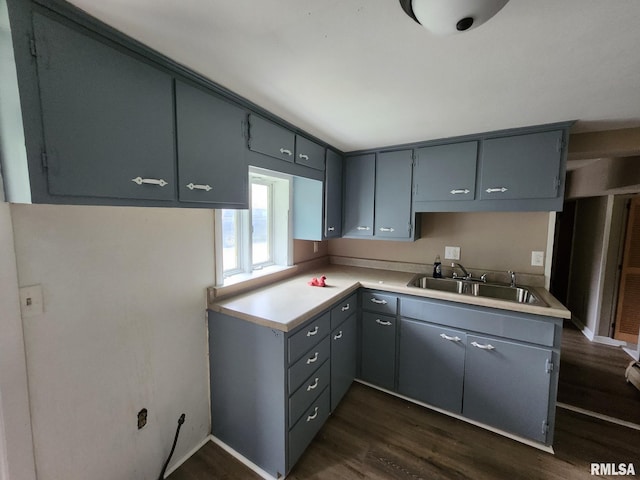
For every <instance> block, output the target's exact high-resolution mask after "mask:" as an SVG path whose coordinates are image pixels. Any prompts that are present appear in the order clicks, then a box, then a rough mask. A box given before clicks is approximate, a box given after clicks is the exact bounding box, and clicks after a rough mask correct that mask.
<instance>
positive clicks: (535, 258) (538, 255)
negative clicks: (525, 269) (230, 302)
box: [531, 252, 544, 267]
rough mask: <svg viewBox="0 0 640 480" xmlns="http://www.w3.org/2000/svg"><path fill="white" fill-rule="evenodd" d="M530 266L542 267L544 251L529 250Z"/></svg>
mask: <svg viewBox="0 0 640 480" xmlns="http://www.w3.org/2000/svg"><path fill="white" fill-rule="evenodd" d="M531 266H532V267H544V252H531Z"/></svg>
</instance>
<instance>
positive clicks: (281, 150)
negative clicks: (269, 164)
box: [280, 148, 293, 156]
mask: <svg viewBox="0 0 640 480" xmlns="http://www.w3.org/2000/svg"><path fill="white" fill-rule="evenodd" d="M280 153H282V154H283V155H289V156H291V155H293V153H291V150H287V149H286V148H281V149H280Z"/></svg>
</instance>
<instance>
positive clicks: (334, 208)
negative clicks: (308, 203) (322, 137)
mask: <svg viewBox="0 0 640 480" xmlns="http://www.w3.org/2000/svg"><path fill="white" fill-rule="evenodd" d="M325 168H326V170H325V181H324V212H325V220H324V236H325V237H326V238H340V237H341V236H342V157H341V156H340V155H338V154H337V153H336V152H334V151H333V150H327V159H326V167H325Z"/></svg>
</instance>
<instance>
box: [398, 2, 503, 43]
mask: <svg viewBox="0 0 640 480" xmlns="http://www.w3.org/2000/svg"><path fill="white" fill-rule="evenodd" d="M508 1H509V0H400V5H401V6H402V9H403V10H404V11H405V13H406V14H407V15H409V16H410V17H411V18H413V19H414V20H415V21H416V22H418V23H419V24H420V25H422V26H423V27H424V28H426V29H427V30H429V31H430V32H431V33H433V34H434V35H451V34H453V33H459V32H464V31H466V30H470V29H472V28H476V27H478V26H480V25H482V24H483V23H484V22H486V21H487V20H489V19H490V18H491V17H493V16H494V15H495V14H496V13H498V12H499V11H500V9H502V7H504V6H505V5H506V4H507V2H508Z"/></svg>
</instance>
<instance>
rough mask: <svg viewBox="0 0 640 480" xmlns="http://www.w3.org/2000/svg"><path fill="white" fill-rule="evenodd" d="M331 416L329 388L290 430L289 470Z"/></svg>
mask: <svg viewBox="0 0 640 480" xmlns="http://www.w3.org/2000/svg"><path fill="white" fill-rule="evenodd" d="M327 418H329V389H328V388H326V389H325V390H324V392H322V395H320V397H318V399H317V400H316V401H315V402H313V404H312V405H311V407H309V409H307V410H306V411H305V412H304V413H303V414H302V417H301V418H300V420H298V423H296V424H295V426H294V427H293V428H292V429H291V431H290V432H289V460H288V462H287V464H288V467H289V468H288V470H289V469H291V467H293V465H294V464H295V463H296V462H297V461H298V459H299V458H300V455H302V453H303V452H304V451H305V449H306V448H307V446H308V445H309V444H310V443H311V440H313V437H314V436H315V435H316V433H318V430H320V428H321V427H322V425H323V424H324V422H325V421H326V420H327Z"/></svg>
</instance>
